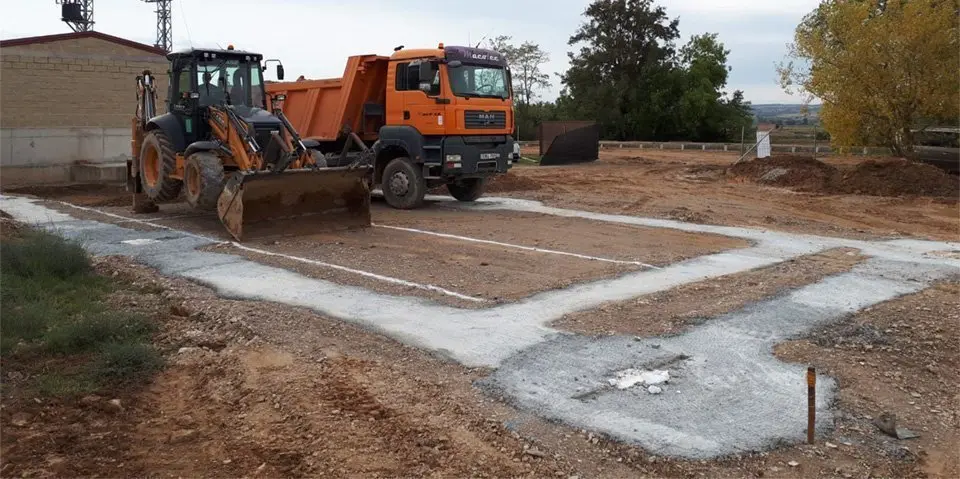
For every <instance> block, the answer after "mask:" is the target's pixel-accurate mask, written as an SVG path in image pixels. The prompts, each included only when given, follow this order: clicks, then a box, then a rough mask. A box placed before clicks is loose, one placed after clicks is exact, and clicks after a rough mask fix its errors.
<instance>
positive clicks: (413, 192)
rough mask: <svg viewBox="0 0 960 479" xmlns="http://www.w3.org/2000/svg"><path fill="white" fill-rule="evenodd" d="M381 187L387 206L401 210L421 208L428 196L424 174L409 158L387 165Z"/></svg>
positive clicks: (398, 159)
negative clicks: (424, 198)
mask: <svg viewBox="0 0 960 479" xmlns="http://www.w3.org/2000/svg"><path fill="white" fill-rule="evenodd" d="M380 185H381V187H382V189H383V197H384V198H386V200H387V204H389V205H390V206H392V207H394V208H397V209H401V210H408V209H413V208H417V207H419V206H420V205H422V204H423V197H424V196H426V194H427V182H426V180H424V179H423V173H422V172H421V171H420V169H419V168H417V167H416V165H414V164H413V162H411V161H410V159H409V158H404V157H400V158H394V159H392V160H390V163H387V167H386V168H384V169H383V178H382V179H381V180H380Z"/></svg>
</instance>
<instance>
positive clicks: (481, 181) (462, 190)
mask: <svg viewBox="0 0 960 479" xmlns="http://www.w3.org/2000/svg"><path fill="white" fill-rule="evenodd" d="M486 183H487V182H486V179H485V178H464V179H462V180H457V181H455V182H453V183H447V191H449V192H450V196H452V197H454V198H456V199H458V200H460V201H476V200H477V198H479V197H480V196H482V195H483V187H484V186H486Z"/></svg>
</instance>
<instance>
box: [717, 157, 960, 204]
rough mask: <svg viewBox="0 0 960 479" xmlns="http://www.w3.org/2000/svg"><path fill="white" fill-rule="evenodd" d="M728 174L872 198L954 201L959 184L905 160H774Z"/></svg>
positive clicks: (932, 168) (734, 168)
mask: <svg viewBox="0 0 960 479" xmlns="http://www.w3.org/2000/svg"><path fill="white" fill-rule="evenodd" d="M727 174H728V175H730V176H733V177H736V178H744V179H747V180H750V181H754V182H757V183H761V184H767V185H774V186H784V187H788V188H793V189H796V190H798V191H810V192H817V193H848V194H857V195H871V196H906V195H917V196H931V197H944V198H948V199H956V198H957V196H958V195H960V181H958V178H957V177H956V176H952V175H950V174H948V173H946V172H944V171H943V170H941V169H939V168H937V167H935V166H931V165H928V164H925V163H918V162H914V161H910V160H906V159H897V158H887V159H868V160H865V161H863V162H862V163H858V164H856V165H855V166H852V167H849V166H846V167H845V166H840V167H836V166H832V165H828V164H826V163H824V162H822V161H819V160H816V159H814V158H810V157H802V156H774V157H771V158H764V159H754V160H751V161H745V162H741V163H738V164H735V165H733V166H731V167H730V168H729V169H728V170H727Z"/></svg>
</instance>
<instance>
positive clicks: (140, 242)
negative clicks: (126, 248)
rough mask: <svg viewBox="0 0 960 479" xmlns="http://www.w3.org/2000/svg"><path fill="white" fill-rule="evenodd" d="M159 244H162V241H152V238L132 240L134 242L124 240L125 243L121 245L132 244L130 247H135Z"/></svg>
mask: <svg viewBox="0 0 960 479" xmlns="http://www.w3.org/2000/svg"><path fill="white" fill-rule="evenodd" d="M159 242H160V240H155V239H152V238H137V239H132V240H123V241H121V243H123V244H130V245H134V246H143V245H148V244H155V243H159Z"/></svg>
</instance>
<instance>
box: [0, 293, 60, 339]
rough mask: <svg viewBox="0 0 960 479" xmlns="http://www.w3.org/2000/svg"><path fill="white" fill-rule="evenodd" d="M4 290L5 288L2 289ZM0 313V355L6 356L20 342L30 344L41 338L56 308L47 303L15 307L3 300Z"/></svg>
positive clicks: (33, 303) (54, 314) (32, 303)
mask: <svg viewBox="0 0 960 479" xmlns="http://www.w3.org/2000/svg"><path fill="white" fill-rule="evenodd" d="M4 289H6V288H4ZM3 301H4V307H3V308H2V311H0V353H2V354H6V353H7V352H8V351H11V350H12V349H13V348H14V347H16V345H17V344H19V343H20V342H21V341H24V342H28V343H29V342H32V341H36V340H37V339H40V338H41V337H43V335H44V333H45V332H46V330H47V325H48V324H49V322H50V320H51V318H54V317H55V316H56V314H57V313H56V308H54V307H53V305H51V304H50V303H47V302H31V303H26V304H19V305H16V304H15V303H13V304H12V303H11V302H10V301H8V300H7V299H6V298H4V300H3Z"/></svg>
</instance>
